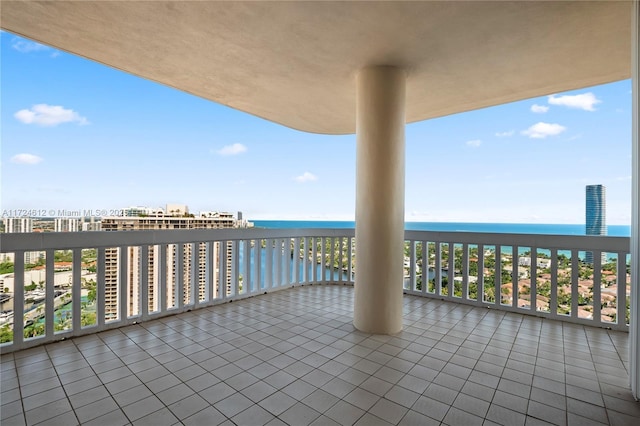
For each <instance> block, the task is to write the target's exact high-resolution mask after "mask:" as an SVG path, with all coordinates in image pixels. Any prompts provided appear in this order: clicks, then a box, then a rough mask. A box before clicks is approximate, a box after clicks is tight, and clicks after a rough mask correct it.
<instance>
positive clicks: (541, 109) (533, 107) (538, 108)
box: [531, 104, 549, 114]
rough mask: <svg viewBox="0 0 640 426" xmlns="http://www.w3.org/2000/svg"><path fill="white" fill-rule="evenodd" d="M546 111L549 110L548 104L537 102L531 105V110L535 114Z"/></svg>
mask: <svg viewBox="0 0 640 426" xmlns="http://www.w3.org/2000/svg"><path fill="white" fill-rule="evenodd" d="M547 111H549V107H548V106H545V105H538V104H533V105H531V112H535V113H536V114H544V113H545V112H547Z"/></svg>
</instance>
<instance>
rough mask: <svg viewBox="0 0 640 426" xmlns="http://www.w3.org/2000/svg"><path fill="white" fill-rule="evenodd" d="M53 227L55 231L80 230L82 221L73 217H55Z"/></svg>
mask: <svg viewBox="0 0 640 426" xmlns="http://www.w3.org/2000/svg"><path fill="white" fill-rule="evenodd" d="M53 229H54V231H55V232H78V231H81V230H82V222H81V221H80V219H78V218H74V217H56V218H55V219H54V220H53Z"/></svg>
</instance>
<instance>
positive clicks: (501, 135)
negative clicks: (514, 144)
mask: <svg viewBox="0 0 640 426" xmlns="http://www.w3.org/2000/svg"><path fill="white" fill-rule="evenodd" d="M514 133H515V130H509V131H507V132H497V133H496V136H497V137H499V138H508V137H509V136H513V135H514Z"/></svg>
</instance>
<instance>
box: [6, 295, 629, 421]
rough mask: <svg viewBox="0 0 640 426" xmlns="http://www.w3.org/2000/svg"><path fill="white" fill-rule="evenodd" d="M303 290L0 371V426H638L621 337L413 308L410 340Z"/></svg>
mask: <svg viewBox="0 0 640 426" xmlns="http://www.w3.org/2000/svg"><path fill="white" fill-rule="evenodd" d="M352 302H353V288H352V287H345V286H305V287H301V288H295V289H289V290H284V291H279V292H275V293H271V294H268V295H264V296H259V297H255V298H251V299H246V300H243V301H237V302H233V303H229V304H225V305H218V306H215V307H212V308H207V309H201V310H198V311H193V312H188V313H184V314H181V315H177V316H173V317H168V318H164V319H160V320H155V321H151V322H148V323H145V324H142V325H135V326H130V327H126V328H122V329H118V330H111V331H107V332H103V333H100V334H95V335H90V336H84V337H81V338H76V339H72V340H68V341H64V342H59V343H54V344H50V345H46V346H42V347H37V348H34V349H29V350H25V351H21V352H17V353H14V354H5V355H3V356H2V360H1V361H2V362H1V366H2V370H1V375H2V380H1V384H2V388H1V390H2V394H1V397H0V399H1V402H2V408H1V412H0V413H1V420H0V423H2V425H3V426H9V425H14V424H25V423H26V424H29V425H32V424H50V425H55V424H59V425H65V426H67V425H74V424H86V425H128V424H133V425H144V424H146V425H154V426H158V425H164V424H167V425H174V424H184V425H207V426H208V425H218V424H223V425H234V424H235V425H265V424H268V425H285V424H288V425H296V426H297V425H308V424H311V425H314V426H315V425H351V424H356V425H438V424H447V425H475V424H478V425H480V424H484V425H494V424H503V425H509V426H512V425H524V424H526V425H542V424H555V425H565V424H569V425H598V424H614V425H635V426H637V425H640V403H638V402H634V400H633V398H632V396H631V393H630V390H629V387H628V383H627V365H628V363H627V357H628V355H627V338H628V335H627V334H626V333H621V332H612V331H607V330H602V329H595V328H590V327H582V326H575V325H570V324H566V323H561V322H554V321H549V320H543V319H539V318H534V317H527V316H522V315H518V314H511V313H505V312H499V311H495V310H489V309H483V308H475V307H469V306H465V305H460V304H454V303H448V302H442V301H437V300H433V299H426V298H421V297H414V296H405V299H404V324H405V326H404V331H403V332H402V333H400V334H398V335H396V336H381V335H371V334H366V333H361V332H358V331H356V330H355V329H354V328H353V326H352V323H351V321H352V319H351V318H352Z"/></svg>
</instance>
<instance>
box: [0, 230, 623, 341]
mask: <svg viewBox="0 0 640 426" xmlns="http://www.w3.org/2000/svg"><path fill="white" fill-rule="evenodd" d="M405 239H406V242H405V278H404V291H405V293H407V294H413V295H420V296H426V297H434V298H439V299H446V300H450V301H454V302H459V303H467V304H472V305H476V306H485V307H490V308H496V309H501V310H507V311H512V312H518V313H522V314H530V315H537V316H541V317H547V318H553V319H559V320H565V321H571V322H578V323H582V324H588V325H594V326H599V327H610V328H612V329H617V330H626V329H627V328H628V326H627V321H625V318H627V315H628V308H627V306H626V302H623V303H620V302H619V301H625V300H627V297H628V292H629V287H628V282H629V275H628V257H629V256H628V253H629V238H623V237H585V236H554V235H534V234H488V233H460V232H429V231H406V233H405ZM354 247H355V244H354V230H353V229H277V230H276V229H269V230H267V229H216V230H166V231H122V232H77V233H28V234H0V253H3V254H4V257H5V259H11V258H12V259H13V262H12V268H13V272H9V273H5V274H3V275H0V280H2V284H0V286H1V287H2V290H4V291H5V292H4V293H2V294H3V295H5V299H7V297H8V298H9V299H8V300H4V301H3V304H2V307H3V314H2V318H0V332H1V336H2V342H3V343H2V344H1V346H0V350H1V351H2V352H3V353H4V352H12V351H15V350H20V349H24V348H28V347H31V346H35V345H39V344H42V343H47V342H51V341H56V340H61V339H64V338H68V337H72V336H80V335H84V334H89V333H95V332H98V331H102V330H106V329H109V328H114V327H121V326H124V325H128V324H132V323H137V322H143V321H148V320H151V319H155V318H159V317H162V316H165V315H172V314H175V313H180V312H184V311H188V310H192V309H198V308H202V307H208V306H212V305H215V304H218V303H225V302H229V301H232V300H237V299H241V298H245V297H251V296H256V295H259V294H263V293H266V292H270V291H274V290H278V289H282V288H289V287H292V286H298V285H306V284H349V285H353V283H354V278H355V258H356V256H355V251H354ZM585 252H587V253H585ZM7 256H8V257H7ZM585 258H588V259H585ZM25 259H26V260H27V261H28V262H30V263H26V261H25ZM34 259H36V261H35V262H34ZM591 259H592V260H593V262H592V263H591ZM585 260H589V262H586V261H585ZM9 263H10V262H9V261H8V260H5V263H3V267H4V268H7V267H8V266H9ZM5 272H6V270H5ZM7 290H8V291H7ZM9 311H10V312H9Z"/></svg>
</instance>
